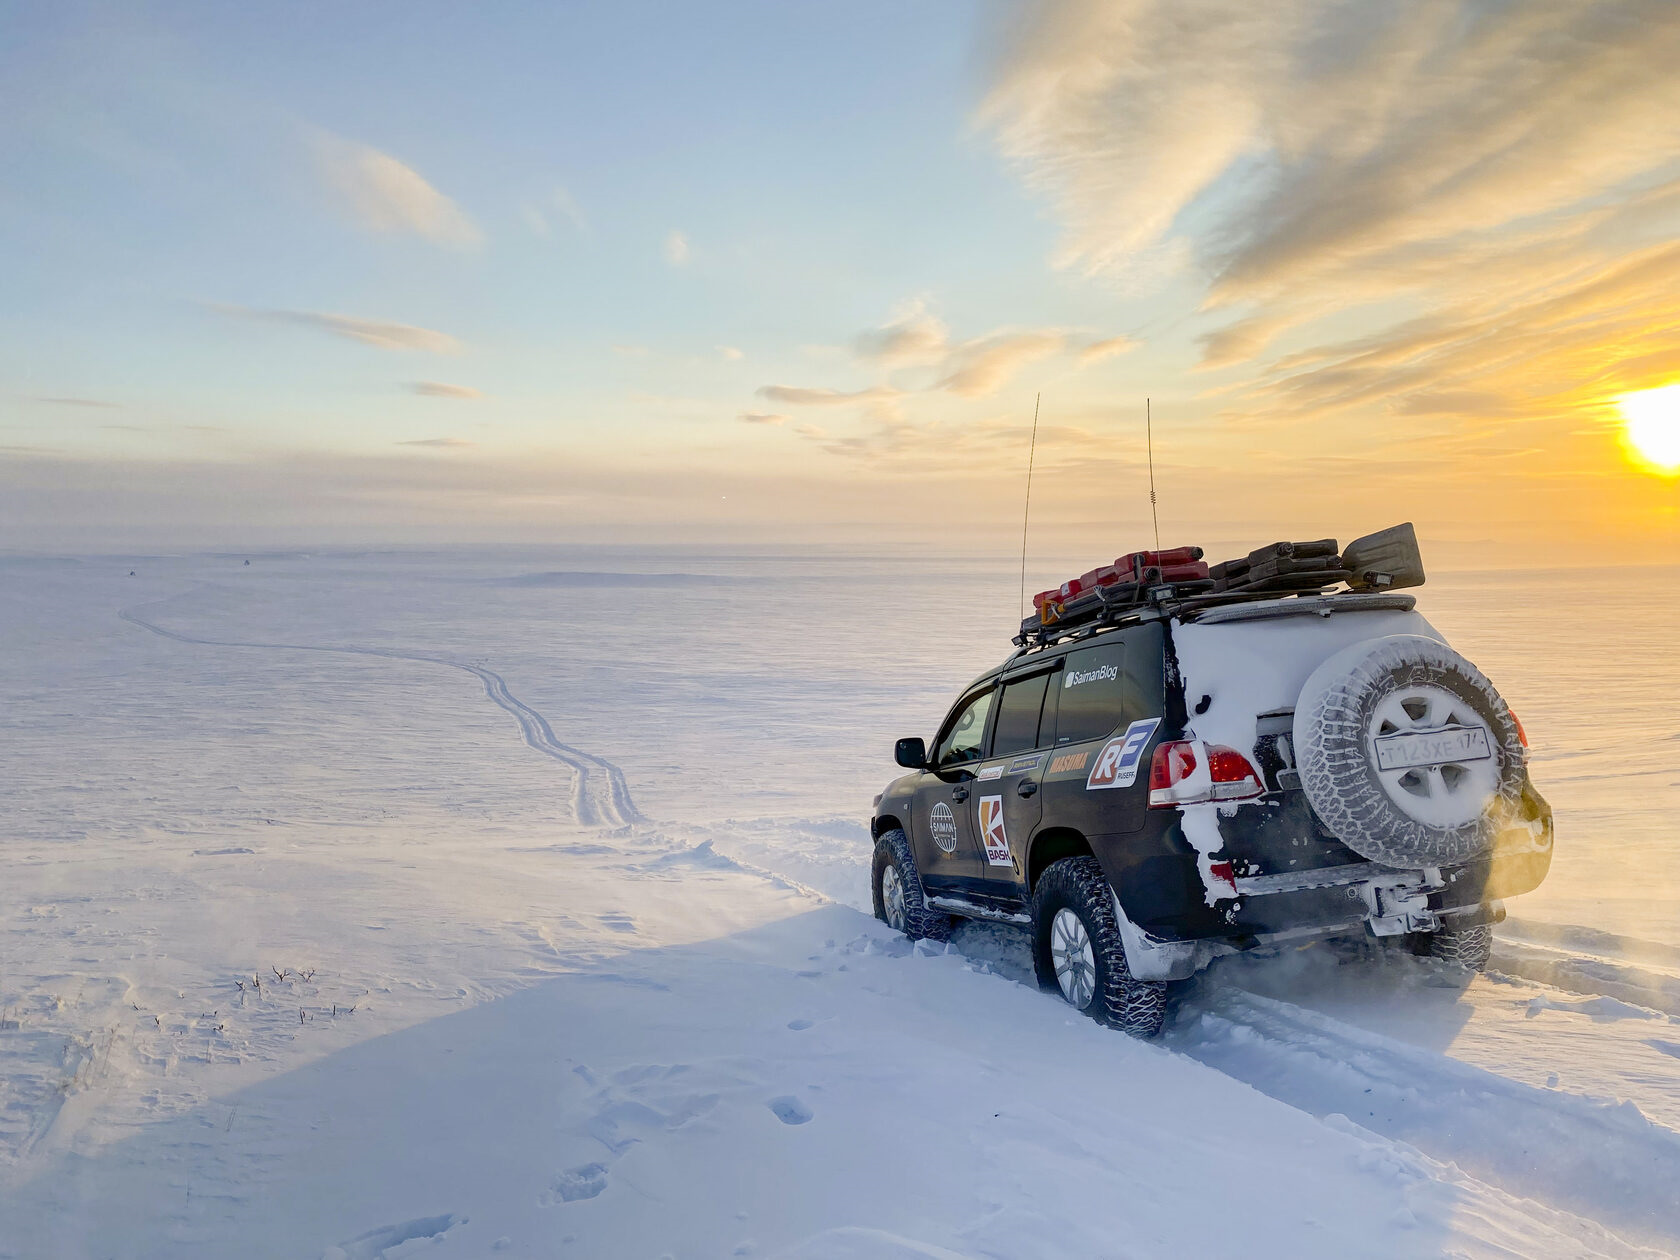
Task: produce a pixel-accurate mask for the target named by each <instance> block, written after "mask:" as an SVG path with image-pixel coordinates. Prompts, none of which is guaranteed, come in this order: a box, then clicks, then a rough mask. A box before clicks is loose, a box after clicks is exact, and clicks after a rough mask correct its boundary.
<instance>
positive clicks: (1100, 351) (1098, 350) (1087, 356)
mask: <svg viewBox="0 0 1680 1260" xmlns="http://www.w3.org/2000/svg"><path fill="white" fill-rule="evenodd" d="M1138 344H1139V343H1138V342H1137V341H1135V340H1133V339H1132V338H1131V337H1105V338H1104V339H1103V340H1101V341H1093V342H1090V343H1089V344H1087V345H1084V346H1081V347H1080V348H1079V364H1080V366H1081V367H1085V366H1087V365H1089V364H1092V363H1099V362H1101V361H1102V360H1103V359H1111V358H1113V357H1114V356H1115V355H1117V354H1125V353H1127V352H1128V351H1131V350H1136V349H1137V348H1138Z"/></svg>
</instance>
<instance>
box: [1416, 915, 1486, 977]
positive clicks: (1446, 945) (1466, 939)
mask: <svg viewBox="0 0 1680 1260" xmlns="http://www.w3.org/2000/svg"><path fill="white" fill-rule="evenodd" d="M1424 948H1425V952H1426V953H1428V955H1429V956H1430V957H1431V958H1439V959H1440V960H1441V961H1442V962H1450V963H1457V964H1458V965H1459V966H1460V967H1468V968H1469V969H1470V970H1471V971H1486V970H1487V965H1488V957H1489V955H1491V954H1492V953H1493V927H1492V925H1491V924H1487V923H1478V924H1475V925H1474V926H1472V927H1461V928H1442V929H1441V930H1440V931H1439V932H1433V933H1431V934H1430V935H1429V936H1427V937H1426V938H1425V940H1424Z"/></svg>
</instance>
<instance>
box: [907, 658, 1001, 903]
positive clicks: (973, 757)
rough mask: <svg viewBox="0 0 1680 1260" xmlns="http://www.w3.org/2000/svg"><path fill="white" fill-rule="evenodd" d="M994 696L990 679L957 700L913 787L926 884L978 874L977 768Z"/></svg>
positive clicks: (916, 842) (959, 881)
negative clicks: (922, 771)
mask: <svg viewBox="0 0 1680 1260" xmlns="http://www.w3.org/2000/svg"><path fill="white" fill-rule="evenodd" d="M995 695H996V688H995V686H994V684H992V683H990V682H988V683H987V684H986V685H985V686H984V687H980V688H976V689H975V690H973V691H970V692H969V693H968V694H967V695H965V696H964V697H963V698H962V699H961V700H959V701H957V703H956V705H955V706H954V707H953V708H952V709H951V712H950V715H949V716H948V717H947V718H946V719H945V723H944V725H943V726H941V727H940V729H939V734H938V736H937V737H936V738H935V739H934V742H933V750H932V752H931V753H930V754H929V756H928V769H927V770H926V771H925V772H924V773H923V774H922V776H921V782H920V783H919V784H918V785H917V787H916V798H915V803H914V805H913V806H912V809H911V830H912V833H913V834H912V835H911V844H912V845H913V846H914V848H915V853H916V865H917V866H918V867H919V868H920V869H921V872H922V882H923V883H924V884H926V885H927V886H929V887H930V888H953V887H960V886H961V885H963V884H964V883H967V882H970V881H972V880H974V879H975V878H976V877H977V876H978V874H979V870H980V865H981V859H980V857H979V846H978V845H977V844H976V843H975V833H974V789H975V786H976V782H975V771H977V770H978V769H979V768H980V760H981V753H982V751H983V750H984V748H985V739H986V728H987V725H988V723H989V720H990V718H991V713H992V701H993V698H994V696H995Z"/></svg>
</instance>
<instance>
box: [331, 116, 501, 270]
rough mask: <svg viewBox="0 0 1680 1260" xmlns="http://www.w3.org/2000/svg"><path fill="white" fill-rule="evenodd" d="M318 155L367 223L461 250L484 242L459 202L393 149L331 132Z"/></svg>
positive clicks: (339, 190)
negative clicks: (393, 153)
mask: <svg viewBox="0 0 1680 1260" xmlns="http://www.w3.org/2000/svg"><path fill="white" fill-rule="evenodd" d="M317 154H318V159H319V161H320V164H321V169H322V171H323V172H324V174H325V176H326V178H327V181H328V183H329V184H330V185H331V186H332V187H333V189H334V190H335V191H337V193H338V194H339V196H340V197H342V198H343V200H344V201H345V203H346V204H347V205H348V206H349V208H350V209H351V210H352V211H353V212H354V213H355V215H356V217H357V218H358V219H359V220H360V221H361V223H362V224H363V226H365V227H367V228H369V229H371V230H373V231H375V232H396V233H412V234H413V235H416V236H421V237H424V238H425V239H426V240H429V241H432V242H434V243H436V244H439V245H449V246H453V247H455V248H462V249H470V248H473V247H475V246H477V245H479V244H481V243H482V242H483V240H484V236H483V233H481V232H480V231H479V230H478V226H477V225H476V224H475V223H474V222H473V221H472V220H471V219H470V218H469V217H467V214H466V212H465V211H463V210H462V209H461V207H460V206H458V205H456V204H455V203H454V202H453V201H451V200H450V199H449V198H448V197H446V196H444V195H443V194H442V193H441V192H439V191H438V190H437V189H436V188H434V187H432V185H431V184H430V183H429V182H427V180H426V178H425V177H424V176H423V175H421V174H420V172H418V171H416V170H415V169H414V168H413V167H411V166H408V165H406V164H405V163H403V162H401V161H399V160H398V159H396V158H394V157H392V156H391V155H390V154H389V153H381V152H380V151H379V150H378V149H375V148H371V147H369V146H368V145H365V144H357V143H356V142H355V141H352V140H346V139H343V138H342V137H339V136H329V137H324V138H322V139H321V140H320V142H319V143H318V145H317Z"/></svg>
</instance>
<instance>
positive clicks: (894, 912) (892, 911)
mask: <svg viewBox="0 0 1680 1260" xmlns="http://www.w3.org/2000/svg"><path fill="white" fill-rule="evenodd" d="M870 883H871V885H872V886H873V891H874V902H875V917H876V918H877V919H879V920H881V922H883V923H885V924H886V925H887V926H888V927H890V928H893V929H894V930H895V931H899V932H903V933H904V935H906V936H908V937H909V938H910V939H911V940H913V941H919V940H922V939H924V938H925V939H927V940H930V941H943V940H949V939H950V936H951V916H950V915H948V914H941V913H939V911H937V910H933V909H930V908H929V906H928V904H927V898H926V897H925V896H924V895H923V893H922V876H921V872H919V871H918V870H917V869H916V857H915V854H913V853H911V851H910V840H909V837H907V836H906V835H905V834H904V832H902V831H901V830H899V829H898V828H896V827H895V828H893V829H892V830H891V831H883V832H882V833H881V838H880V839H879V840H877V841H876V842H875V860H874V862H872V863H871V864H870Z"/></svg>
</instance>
